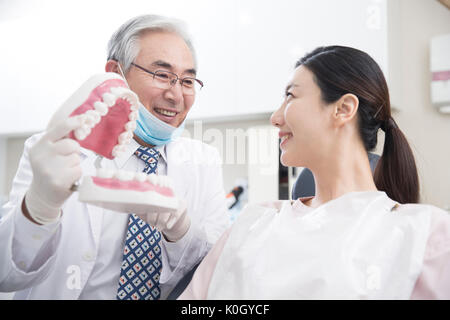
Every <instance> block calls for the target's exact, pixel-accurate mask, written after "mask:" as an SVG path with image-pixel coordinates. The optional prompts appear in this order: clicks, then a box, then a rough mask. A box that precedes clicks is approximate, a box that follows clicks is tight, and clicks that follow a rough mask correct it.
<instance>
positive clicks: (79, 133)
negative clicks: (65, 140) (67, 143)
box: [74, 127, 90, 140]
mask: <svg viewBox="0 0 450 320" xmlns="http://www.w3.org/2000/svg"><path fill="white" fill-rule="evenodd" d="M89 133H90V131H89V132H87V130H85V129H84V128H83V127H82V128H78V129H75V131H74V135H75V138H77V140H84V139H86V137H87V136H88V135H89Z"/></svg>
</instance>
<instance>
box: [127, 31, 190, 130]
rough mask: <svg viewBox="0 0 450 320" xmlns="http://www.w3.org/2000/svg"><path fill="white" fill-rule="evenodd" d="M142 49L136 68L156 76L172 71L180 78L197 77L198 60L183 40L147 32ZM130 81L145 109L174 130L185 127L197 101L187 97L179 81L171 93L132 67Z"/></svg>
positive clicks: (171, 35)
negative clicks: (185, 120) (195, 62)
mask: <svg viewBox="0 0 450 320" xmlns="http://www.w3.org/2000/svg"><path fill="white" fill-rule="evenodd" d="M139 45H140V51H139V54H138V56H137V57H136V59H135V61H134V63H135V64H137V65H139V66H141V67H143V68H145V69H147V70H149V71H152V72H155V71H157V70H164V71H170V72H172V73H175V74H177V75H178V77H179V78H185V77H195V66H194V58H193V56H192V53H191V51H190V49H189V47H188V46H187V44H186V43H185V41H184V40H183V38H181V37H180V36H178V35H176V34H174V33H169V32H155V31H153V32H147V33H144V34H142V35H141V37H140V41H139ZM126 79H127V82H128V85H129V86H130V89H131V90H133V91H134V92H135V93H136V94H137V95H138V96H139V100H140V101H141V103H142V104H143V105H144V106H145V108H146V109H147V110H148V111H149V112H151V113H152V114H153V115H155V116H156V117H157V118H159V119H160V120H162V121H164V122H166V123H168V124H170V125H171V126H174V127H178V126H180V125H181V123H182V122H183V121H184V119H185V118H186V116H187V114H188V112H189V110H190V109H191V107H192V104H193V103H194V100H195V95H185V94H183V91H182V88H181V85H180V82H179V81H177V82H176V83H175V84H174V85H173V86H172V87H171V88H169V89H160V88H157V87H155V85H154V83H153V77H152V75H151V74H149V73H147V72H145V71H143V70H141V69H139V68H137V67H135V66H131V67H130V69H129V70H128V72H127V74H126Z"/></svg>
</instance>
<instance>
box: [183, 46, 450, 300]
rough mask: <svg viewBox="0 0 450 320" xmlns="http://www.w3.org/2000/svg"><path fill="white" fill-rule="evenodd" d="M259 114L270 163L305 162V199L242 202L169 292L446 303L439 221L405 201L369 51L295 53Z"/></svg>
mask: <svg viewBox="0 0 450 320" xmlns="http://www.w3.org/2000/svg"><path fill="white" fill-rule="evenodd" d="M271 121H272V124H273V125H274V126H276V127H278V128H279V129H280V134H279V135H280V138H281V144H280V147H281V150H282V154H281V162H282V163H283V164H284V165H285V166H294V167H307V168H309V169H311V171H312V172H313V174H314V178H315V181H316V195H315V197H311V198H302V199H297V200H296V201H294V202H291V201H276V202H273V203H265V204H258V205H248V206H247V207H246V208H245V210H244V212H243V213H242V214H241V215H240V217H239V218H238V220H237V221H236V222H235V223H234V225H233V226H232V228H231V229H229V230H228V231H227V232H226V233H225V234H224V235H223V236H222V238H221V239H220V240H219V241H218V242H217V243H216V245H215V246H214V248H213V249H212V250H211V252H210V253H209V254H208V255H207V257H206V258H205V259H204V260H203V262H202V263H201V265H200V266H199V268H198V269H197V271H196V273H195V275H194V277H193V279H192V281H191V283H190V284H189V286H188V288H187V289H186V291H185V292H184V293H183V294H182V296H180V298H181V299H206V298H208V299H409V298H416V299H417V298H418V299H421V298H431V299H434V298H445V299H449V298H450V216H449V215H448V214H447V213H446V212H445V211H443V210H441V209H438V208H436V207H433V206H429V205H420V204H414V203H417V202H418V201H419V182H418V175H417V170H416V165H415V163H414V158H413V154H412V152H411V149H410V147H409V145H408V142H407V141H406V138H405V136H404V135H403V133H402V132H401V131H400V129H399V128H398V126H397V124H396V123H395V121H394V120H393V118H392V116H391V108H390V103H389V92H388V88H387V85H386V81H385V79H384V77H383V74H382V72H381V70H380V68H379V66H378V65H377V64H376V62H375V61H374V60H373V59H372V58H371V57H369V56H368V55H367V54H366V53H364V52H362V51H359V50H356V49H353V48H348V47H340V46H331V47H321V48H318V49H316V50H314V51H313V52H311V53H309V54H307V55H306V56H305V57H303V58H302V59H300V60H299V61H298V62H297V64H296V69H295V72H294V74H293V77H292V80H291V82H289V84H288V86H287V87H286V95H285V99H284V101H283V104H282V105H281V107H280V108H279V109H278V110H277V111H276V112H275V113H274V114H273V115H272V118H271ZM379 129H381V130H383V131H384V133H385V141H384V149H383V154H382V157H381V158H380V160H379V162H378V166H377V168H376V170H375V173H374V176H372V173H371V170H370V166H369V161H368V157H367V152H368V151H371V150H372V149H374V148H375V146H376V144H377V133H378V130H379Z"/></svg>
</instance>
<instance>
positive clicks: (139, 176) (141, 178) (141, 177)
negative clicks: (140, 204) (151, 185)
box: [134, 172, 148, 182]
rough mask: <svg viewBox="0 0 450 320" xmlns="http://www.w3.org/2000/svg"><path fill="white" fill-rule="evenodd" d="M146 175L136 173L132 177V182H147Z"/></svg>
mask: <svg viewBox="0 0 450 320" xmlns="http://www.w3.org/2000/svg"><path fill="white" fill-rule="evenodd" d="M147 176H148V175H147V174H146V173H144V172H136V174H135V175H134V180H137V181H139V182H144V181H146V180H147Z"/></svg>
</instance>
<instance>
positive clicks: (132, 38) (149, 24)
mask: <svg viewBox="0 0 450 320" xmlns="http://www.w3.org/2000/svg"><path fill="white" fill-rule="evenodd" d="M186 29H187V27H186V24H185V23H184V22H183V21H181V20H178V19H175V18H168V17H164V16H159V15H150V14H149V15H142V16H137V17H134V18H132V19H130V20H128V21H127V22H125V23H124V24H123V25H121V26H120V28H119V29H118V30H117V31H116V32H114V34H113V35H112V37H111V39H110V40H109V42H108V60H115V61H118V62H120V63H121V64H122V67H123V72H124V73H127V72H128V69H130V67H131V63H132V62H134V60H135V59H136V57H137V56H138V54H139V49H140V48H139V37H140V35H141V33H142V32H144V31H165V32H172V33H175V34H177V35H179V36H180V37H181V38H183V40H184V41H185V42H186V44H187V46H188V47H189V49H190V50H191V53H192V56H193V58H194V64H195V68H197V59H196V55H195V50H194V46H193V45H192V41H191V38H190V36H189V34H188V33H187V32H186V31H185V30H186Z"/></svg>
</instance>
